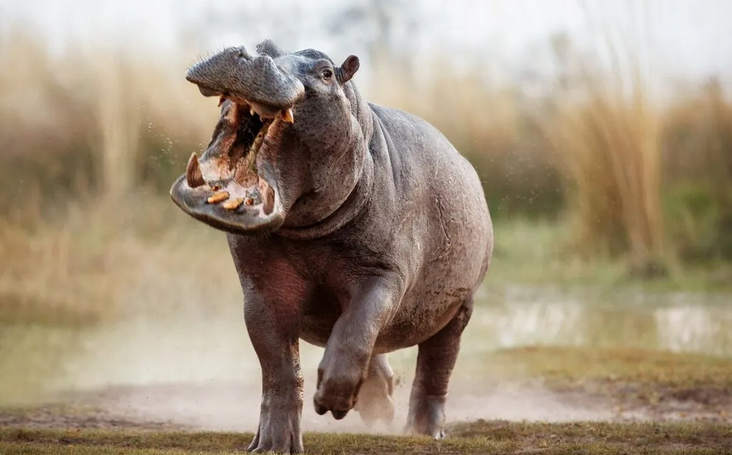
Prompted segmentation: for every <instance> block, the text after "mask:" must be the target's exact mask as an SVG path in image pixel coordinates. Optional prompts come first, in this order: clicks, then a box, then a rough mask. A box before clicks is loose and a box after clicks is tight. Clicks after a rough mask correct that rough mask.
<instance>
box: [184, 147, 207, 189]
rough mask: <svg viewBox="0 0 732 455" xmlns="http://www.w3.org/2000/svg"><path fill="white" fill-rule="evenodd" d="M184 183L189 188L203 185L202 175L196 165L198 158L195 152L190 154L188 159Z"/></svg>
mask: <svg viewBox="0 0 732 455" xmlns="http://www.w3.org/2000/svg"><path fill="white" fill-rule="evenodd" d="M186 182H187V183H188V186H190V187H191V188H198V187H199V186H201V185H203V184H204V183H205V182H204V181H203V175H202V174H201V167H200V166H199V165H198V156H196V152H193V153H191V157H190V158H188V164H187V165H186Z"/></svg>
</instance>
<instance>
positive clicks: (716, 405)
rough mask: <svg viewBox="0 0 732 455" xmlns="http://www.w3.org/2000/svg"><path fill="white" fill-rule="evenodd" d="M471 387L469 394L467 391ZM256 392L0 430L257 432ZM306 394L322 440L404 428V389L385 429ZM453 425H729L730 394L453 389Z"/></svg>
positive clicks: (93, 396) (166, 399)
mask: <svg viewBox="0 0 732 455" xmlns="http://www.w3.org/2000/svg"><path fill="white" fill-rule="evenodd" d="M472 388H474V387H472ZM258 392H259V391H258V390H252V389H251V388H247V387H243V386H242V385H241V384H188V385H186V384H176V385H158V386H143V387H117V388H109V389H105V390H100V391H95V392H86V393H83V394H73V395H69V396H68V397H67V399H66V400H64V401H63V402H61V403H50V404H47V405H42V406H34V407H28V408H15V409H6V410H0V427H5V428H37V429H54V428H56V429H68V428H77V429H89V428H91V429H103V428H115V429H132V430H158V431H159V430H165V429H176V430H189V431H245V432H253V431H255V430H256V426H257V422H258V418H259V393H258ZM313 392H314V390H310V389H308V388H306V393H305V399H306V401H305V406H304V409H303V430H304V431H310V432H327V433H371V434H399V433H400V430H401V425H403V424H404V422H405V421H406V412H405V410H406V409H407V400H408V395H409V390H408V387H406V386H405V385H404V384H401V385H400V386H398V387H397V389H396V391H395V401H396V404H397V415H396V418H395V420H394V422H393V423H392V425H389V426H387V425H384V424H377V425H376V426H374V427H367V426H366V425H364V424H363V423H362V422H361V420H360V418H359V416H358V414H357V413H355V412H351V413H349V415H348V416H347V417H346V418H345V419H344V420H341V421H336V420H334V419H333V418H332V417H331V416H330V415H326V416H318V415H317V414H316V413H315V411H314V410H313V409H312V405H311V403H310V401H309V400H308V398H309V397H312V394H313ZM447 413H448V421H449V422H451V423H452V424H461V423H468V422H473V421H477V420H485V421H512V422H521V421H527V422H549V423H563V422H579V421H581V422H617V423H621V422H707V423H721V424H732V391H730V390H729V389H726V388H718V387H713V386H710V387H694V388H689V389H684V390H679V389H675V388H674V389H671V388H667V387H663V386H660V387H657V388H654V389H653V390H650V391H649V389H648V388H647V387H645V386H641V385H638V384H633V383H614V384H608V383H602V382H600V381H592V382H586V383H584V384H581V385H574V386H568V385H564V386H562V387H560V388H557V389H556V390H551V389H550V388H547V387H546V386H544V385H540V384H539V383H538V382H537V383H536V384H533V385H528V384H523V385H505V384H504V385H493V386H490V387H488V388H487V389H486V391H485V393H483V394H475V393H473V391H472V390H470V389H467V390H465V389H464V390H461V388H460V385H459V384H457V385H456V386H455V387H454V390H453V392H452V393H451V396H450V399H449V407H448V410H447Z"/></svg>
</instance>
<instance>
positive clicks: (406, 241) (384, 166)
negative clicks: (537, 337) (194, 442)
mask: <svg viewBox="0 0 732 455" xmlns="http://www.w3.org/2000/svg"><path fill="white" fill-rule="evenodd" d="M257 54H258V55H256V56H252V55H250V54H248V53H247V51H246V50H245V49H244V48H230V49H226V50H224V51H222V52H220V53H218V54H216V55H214V56H212V57H210V58H208V59H206V60H204V61H202V62H200V63H198V64H196V65H195V66H193V67H192V68H191V69H190V70H189V71H188V74H187V79H188V80H189V81H191V82H193V83H195V84H197V85H198V87H199V89H200V90H201V92H202V93H203V94H204V95H207V96H218V97H221V102H222V106H221V118H220V119H219V122H218V124H217V125H216V129H215V130H214V134H213V138H212V140H211V143H210V144H209V146H208V149H207V150H206V151H205V152H204V154H203V156H202V157H201V159H200V161H199V159H198V158H197V157H196V156H195V155H193V156H192V157H191V160H190V162H189V163H188V167H187V169H186V173H185V174H184V175H182V176H181V177H180V178H179V179H178V180H177V181H176V182H175V184H174V185H173V187H172V189H171V196H172V198H173V200H174V201H175V203H176V204H177V205H178V206H180V208H181V209H183V210H184V211H185V212H186V213H188V214H190V215H191V216H193V217H194V218H196V219H198V220H201V221H203V222H204V223H207V224H209V225H211V226H213V227H215V228H218V229H221V230H224V231H226V232H227V236H228V240H229V246H230V249H231V254H232V257H233V259H234V265H235V266H236V270H237V272H238V273H239V278H240V281H241V286H242V290H243V293H244V316H245V320H246V325H247V329H248V331H249V336H250V338H251V341H252V344H253V346H254V349H255V351H256V353H257V355H258V357H259V361H260V363H261V367H262V405H261V410H260V420H259V430H258V431H257V434H256V436H255V438H254V441H253V442H252V444H251V446H250V450H253V451H256V452H263V451H269V450H272V451H276V452H284V453H290V452H300V451H302V450H303V446H302V436H301V430H300V416H301V411H302V403H303V397H302V385H303V379H302V375H301V372H300V362H299V353H298V343H299V340H300V339H303V340H305V341H307V342H309V343H312V344H315V345H317V346H324V347H325V354H324V356H323V360H322V361H321V363H320V367H319V368H318V384H317V392H316V393H315V398H314V404H315V409H316V411H317V412H318V413H319V414H324V413H326V412H328V411H330V412H331V413H332V414H333V416H334V417H335V418H336V419H341V418H343V417H344V416H345V415H346V413H347V412H348V411H350V410H351V409H354V408H355V409H356V411H358V412H359V413H360V414H361V416H362V417H363V419H364V420H365V421H366V422H367V423H369V422H372V421H374V420H376V419H385V420H391V419H392V417H393V414H394V405H393V403H392V400H391V393H392V389H393V386H392V371H391V368H390V366H389V363H388V361H387V358H386V355H385V354H386V353H388V352H390V351H394V350H397V349H402V348H406V347H410V346H414V345H419V354H418V357H417V373H416V378H415V380H414V384H413V386H412V393H411V397H410V403H409V416H408V421H407V431H408V432H411V433H417V434H425V435H431V436H433V437H438V438H439V437H442V436H443V427H444V423H445V411H444V408H445V399H446V397H447V389H448V382H449V379H450V374H451V372H452V369H453V366H454V365H455V360H456V358H457V355H458V350H459V346H460V336H461V333H462V331H463V329H464V328H465V326H466V324H467V323H468V320H469V319H470V314H471V312H472V308H473V293H474V292H475V290H476V289H477V288H478V286H479V285H480V283H481V281H482V280H483V277H484V275H485V272H486V270H487V268H488V264H489V262H490V256H491V251H492V248H493V230H492V226H491V219H490V215H489V214H488V208H487V207H486V202H485V197H484V195H483V191H482V188H481V185H480V181H479V179H478V176H477V174H476V172H475V170H474V169H473V167H472V166H471V165H470V164H469V163H468V161H467V160H465V159H464V158H463V157H462V156H461V155H460V154H459V153H458V152H457V151H456V150H455V148H454V147H453V146H452V145H451V144H450V142H448V140H447V139H445V137H444V136H443V135H442V134H440V132H439V131H437V130H436V129H435V128H434V127H432V126H431V125H429V124H428V123H427V122H425V121H424V120H421V119H420V118H418V117H415V116H413V115H410V114H407V113H405V112H402V111H399V110H396V109H389V108H385V107H381V106H377V105H374V104H370V103H367V102H366V101H364V100H363V98H361V96H360V95H359V94H358V91H357V90H356V87H355V85H353V83H352V82H350V79H351V78H352V77H353V75H354V74H355V73H356V71H357V70H358V67H359V62H358V58H356V57H354V56H351V57H348V58H347V59H346V60H345V62H344V63H343V64H342V65H341V66H335V65H334V64H333V61H332V60H331V59H330V58H328V56H326V55H325V54H323V53H321V52H318V51H315V50H311V49H308V50H304V51H300V52H295V53H292V54H288V53H285V52H283V51H282V50H280V49H279V48H277V46H275V45H274V44H273V43H272V42H271V41H265V42H264V43H262V44H260V45H259V46H258V47H257ZM386 83H388V81H386ZM466 115H469V113H466Z"/></svg>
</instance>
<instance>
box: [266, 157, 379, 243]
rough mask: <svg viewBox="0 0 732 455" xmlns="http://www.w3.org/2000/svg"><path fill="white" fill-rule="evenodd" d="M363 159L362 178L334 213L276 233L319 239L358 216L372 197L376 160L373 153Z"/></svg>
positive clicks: (294, 237)
mask: <svg viewBox="0 0 732 455" xmlns="http://www.w3.org/2000/svg"><path fill="white" fill-rule="evenodd" d="M363 159H364V162H363V168H362V171H361V176H360V178H359V179H358V181H357V182H356V185H355V186H354V187H353V190H352V191H351V193H350V194H349V195H348V197H347V198H346V199H345V201H344V202H343V203H342V204H341V205H340V206H339V207H338V208H337V209H336V210H335V211H334V212H333V213H331V214H330V215H329V216H328V217H326V218H325V219H323V220H321V221H318V222H316V223H313V224H311V225H308V226H298V227H282V228H280V229H279V230H278V231H276V234H277V235H280V236H282V237H285V238H288V239H298V240H308V239H317V238H321V237H325V236H327V235H329V234H331V233H333V232H335V231H337V230H338V229H340V228H342V227H343V226H345V225H346V224H348V223H349V222H350V221H352V220H353V219H354V218H356V217H357V216H358V215H359V214H360V213H361V211H362V210H363V209H364V207H365V206H366V204H367V203H368V201H369V199H371V194H372V191H373V184H374V162H373V159H372V157H371V154H369V153H368V152H367V153H364V156H363Z"/></svg>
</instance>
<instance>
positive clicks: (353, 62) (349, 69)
mask: <svg viewBox="0 0 732 455" xmlns="http://www.w3.org/2000/svg"><path fill="white" fill-rule="evenodd" d="M360 65H361V64H360V63H359V61H358V57H356V56H355V55H349V56H348V58H347V59H346V61H345V62H343V64H342V65H341V66H340V67H339V68H337V69H336V75H337V77H338V82H340V83H341V84H345V83H346V82H348V81H350V80H351V78H352V77H353V75H354V74H356V71H358V68H359V66H360Z"/></svg>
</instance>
